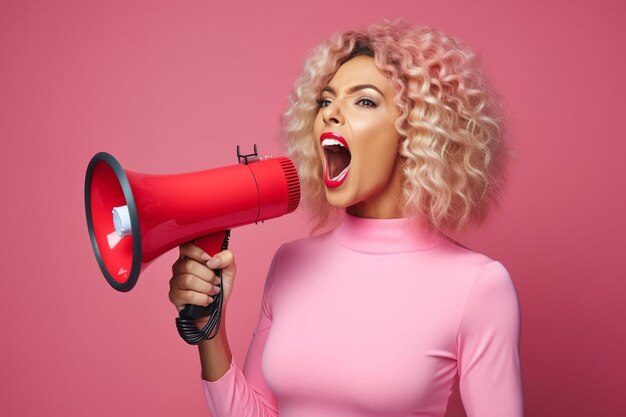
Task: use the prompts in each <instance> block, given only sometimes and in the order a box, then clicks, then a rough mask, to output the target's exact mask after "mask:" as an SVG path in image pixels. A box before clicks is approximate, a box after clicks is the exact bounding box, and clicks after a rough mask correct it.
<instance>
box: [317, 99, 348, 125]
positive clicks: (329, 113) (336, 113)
mask: <svg viewBox="0 0 626 417" xmlns="http://www.w3.org/2000/svg"><path fill="white" fill-rule="evenodd" d="M322 116H323V118H324V123H326V124H327V125H329V126H334V125H341V124H343V115H342V114H341V109H340V108H339V104H338V103H336V101H333V102H331V103H329V104H328V105H327V106H326V107H324V108H323V109H322Z"/></svg>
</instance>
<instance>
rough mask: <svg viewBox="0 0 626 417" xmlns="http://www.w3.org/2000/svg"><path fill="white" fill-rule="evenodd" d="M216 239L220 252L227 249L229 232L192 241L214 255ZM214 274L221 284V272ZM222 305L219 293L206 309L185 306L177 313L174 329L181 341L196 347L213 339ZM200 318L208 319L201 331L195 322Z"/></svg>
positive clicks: (218, 323) (220, 293)
mask: <svg viewBox="0 0 626 417" xmlns="http://www.w3.org/2000/svg"><path fill="white" fill-rule="evenodd" d="M218 239H221V246H219V248H220V250H226V249H228V241H229V239H230V230H225V231H223V232H218V233H214V234H212V235H209V236H206V237H204V238H201V239H198V240H196V241H194V243H195V244H196V245H197V246H199V247H200V248H202V250H204V251H205V252H207V253H209V254H215V253H216V252H218V250H216V247H215V242H216V241H218ZM215 274H216V275H217V276H218V277H219V278H220V282H221V279H222V270H221V269H216V270H215ZM222 303H223V297H222V292H219V293H217V294H216V295H215V296H214V297H213V302H212V303H211V304H210V305H209V306H207V307H204V306H197V305H193V304H187V305H186V306H185V308H184V309H183V310H182V311H181V312H180V313H179V317H177V318H176V328H177V329H178V334H180V336H181V337H182V338H183V340H184V341H185V342H187V343H189V344H190V345H198V344H200V343H202V342H203V341H205V340H208V339H212V338H214V337H215V335H217V332H218V331H219V327H220V322H221V316H222ZM202 317H209V321H208V322H207V323H206V324H205V325H204V327H203V328H202V329H198V326H197V324H196V320H197V319H199V318H202Z"/></svg>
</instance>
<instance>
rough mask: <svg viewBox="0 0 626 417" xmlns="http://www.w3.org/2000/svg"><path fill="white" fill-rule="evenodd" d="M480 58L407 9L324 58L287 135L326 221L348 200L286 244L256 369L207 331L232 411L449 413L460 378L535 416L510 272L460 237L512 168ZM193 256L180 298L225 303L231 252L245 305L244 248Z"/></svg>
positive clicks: (326, 49) (478, 408)
mask: <svg viewBox="0 0 626 417" xmlns="http://www.w3.org/2000/svg"><path fill="white" fill-rule="evenodd" d="M474 61H475V56H474V55H473V54H472V53H471V52H470V51H469V50H467V49H466V48H465V47H464V46H463V45H462V44H461V43H460V42H458V41H456V40H454V39H452V38H450V37H448V36H446V35H444V34H442V33H439V32H435V31H433V30H431V29H429V28H420V27H418V28H411V27H408V26H405V25H403V24H393V23H391V24H390V23H383V24H380V25H374V26H372V27H370V28H368V29H366V30H364V31H362V32H346V33H343V34H341V35H338V36H336V37H334V38H332V39H330V40H329V41H327V42H325V43H324V44H322V45H321V46H320V47H319V48H318V50H317V51H316V52H315V53H314V55H313V56H312V57H311V58H310V59H309V60H308V61H307V63H306V65H305V70H304V71H303V75H302V76H301V77H300V79H299V80H298V81H297V83H296V87H295V89H294V93H293V95H292V99H291V105H290V108H289V110H288V111H287V112H286V114H285V121H284V127H285V138H286V142H287V146H288V150H289V153H290V156H291V157H292V159H293V160H294V161H295V162H296V164H297V166H298V169H299V173H300V177H301V183H302V188H303V196H304V203H305V204H307V206H308V207H309V208H311V209H312V210H313V212H314V213H316V214H318V215H319V218H320V224H324V223H328V221H329V220H332V219H335V218H336V216H334V214H336V212H340V211H345V213H343V214H344V215H343V217H341V218H340V220H339V225H338V226H337V227H335V228H334V229H333V230H332V231H331V232H329V233H325V234H321V235H318V236H315V237H312V238H309V239H302V240H298V241H295V242H291V243H288V244H285V245H283V246H282V247H281V248H280V249H279V250H278V251H277V253H276V255H275V256H274V259H273V261H272V265H271V267H270V271H269V274H268V278H267V281H266V285H265V291H264V296H263V304H262V311H261V318H260V321H259V324H258V327H257V329H256V331H255V334H254V337H253V340H252V343H251V346H250V349H249V353H248V357H247V359H246V363H245V367H244V371H243V372H242V371H241V370H240V368H239V367H238V365H237V364H236V363H234V361H233V360H232V355H231V353H230V350H229V346H228V341H227V338H226V334H225V329H226V326H225V325H224V323H222V326H221V327H220V331H219V333H218V335H217V336H216V337H215V338H214V339H212V340H210V341H205V342H204V343H202V344H201V345H200V346H199V349H200V359H201V364H202V378H203V386H204V392H205V397H206V400H207V403H208V405H209V409H210V411H211V412H212V414H213V415H214V416H216V417H218V416H276V415H279V413H280V416H281V417H284V416H298V417H306V416H345V417H351V416H443V415H444V413H445V409H446V405H447V400H448V397H449V395H450V393H451V391H452V388H453V385H454V382H455V378H456V377H457V375H458V377H459V384H460V392H461V396H462V399H463V403H464V406H465V409H466V411H467V414H468V416H470V417H471V416H480V417H488V416H494V417H495V416H498V417H503V416H507V417H518V416H521V415H522V389H521V377H520V365H519V349H518V345H519V307H518V301H517V296H516V293H515V289H514V287H513V284H512V281H511V279H510V277H509V274H508V272H507V271H506V269H505V268H504V267H503V266H502V265H501V264H500V263H498V262H496V261H493V260H491V259H489V258H488V257H487V256H485V255H481V254H478V253H475V252H472V251H470V250H468V249H466V248H464V247H462V246H461V245H459V244H457V243H456V242H454V241H453V240H451V239H449V238H447V237H446V235H445V234H444V232H446V231H461V230H463V229H464V228H466V227H467V226H468V225H469V224H470V223H472V222H475V223H479V222H480V221H481V220H482V219H483V218H484V216H485V214H486V208H487V206H488V204H489V203H490V202H493V201H495V198H496V196H497V193H498V190H499V180H500V178H501V177H502V173H503V169H502V168H503V165H504V164H503V160H504V155H505V153H504V151H503V150H504V147H503V146H502V143H501V140H500V136H499V132H500V129H499V125H498V122H497V118H496V115H495V113H494V106H493V105H492V102H491V101H490V97H489V95H488V94H487V89H486V87H485V83H484V81H483V79H482V77H481V75H480V72H479V71H478V70H477V69H476V67H475V64H474ZM180 253H181V259H180V260H178V261H177V262H176V263H175V264H174V266H173V268H172V269H173V278H172V280H171V282H170V286H171V291H170V299H171V301H172V302H173V303H174V305H176V307H177V308H178V309H179V310H180V309H182V308H183V307H184V305H185V304H188V303H192V304H199V305H208V304H209V303H210V302H212V297H211V295H214V294H216V293H217V292H218V291H220V287H218V286H217V285H219V284H220V282H219V281H218V279H217V278H216V277H215V274H214V273H213V272H212V269H216V268H218V267H221V268H223V278H222V280H223V281H222V282H221V290H223V291H224V294H223V295H224V302H225V304H227V302H228V299H229V297H230V293H231V291H232V287H233V281H234V277H235V272H236V267H235V262H234V260H233V254H232V252H230V251H224V252H220V253H218V254H215V255H214V256H213V257H212V258H211V257H210V256H209V254H206V253H204V252H203V251H202V250H201V249H199V248H198V247H196V246H194V245H191V244H188V245H183V246H181V248H180ZM225 310H226V308H224V312H225ZM225 316H226V314H224V317H225Z"/></svg>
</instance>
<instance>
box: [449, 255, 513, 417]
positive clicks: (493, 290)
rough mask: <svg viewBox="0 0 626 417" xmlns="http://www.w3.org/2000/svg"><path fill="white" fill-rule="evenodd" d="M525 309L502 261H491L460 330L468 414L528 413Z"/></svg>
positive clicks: (462, 379) (485, 416)
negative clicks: (522, 340)
mask: <svg viewBox="0 0 626 417" xmlns="http://www.w3.org/2000/svg"><path fill="white" fill-rule="evenodd" d="M519 336H520V311H519V303H518V299H517V294H516V292H515V287H514V286H513V282H512V281H511V278H510V276H509V273H508V272H507V270H506V269H505V268H504V267H503V266H502V264H500V263H499V262H492V263H490V264H488V265H486V266H485V267H484V268H483V270H482V271H481V273H480V275H479V276H478V277H477V278H476V280H475V282H474V285H473V288H472V290H471V292H470V294H469V296H468V299H467V301H466V305H465V310H464V313H463V317H462V319H461V324H460V327H459V333H458V352H457V357H458V361H459V364H458V370H459V388H460V392H461V398H462V400H463V405H464V407H465V411H466V413H467V415H468V417H502V416H507V417H521V416H523V398H522V381H521V369H520V359H519Z"/></svg>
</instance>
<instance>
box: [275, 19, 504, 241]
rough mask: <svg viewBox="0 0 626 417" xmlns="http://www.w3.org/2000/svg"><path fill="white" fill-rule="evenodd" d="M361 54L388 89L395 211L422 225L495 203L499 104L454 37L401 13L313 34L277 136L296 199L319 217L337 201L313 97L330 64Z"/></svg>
mask: <svg viewBox="0 0 626 417" xmlns="http://www.w3.org/2000/svg"><path fill="white" fill-rule="evenodd" d="M363 54H365V55H370V56H373V57H374V62H375V64H376V66H377V67H378V69H379V70H380V71H381V72H382V73H383V74H385V76H386V77H387V78H388V79H389V80H390V81H391V83H392V85H393V86H394V89H395V97H394V101H395V103H396V105H397V106H398V108H399V109H400V110H401V112H402V113H401V115H400V117H399V118H398V119H397V121H396V129H397V130H398V132H399V134H400V135H401V138H402V139H401V144H400V146H399V149H398V152H399V155H400V157H401V169H402V173H403V196H402V197H403V201H401V202H400V203H401V207H400V209H401V211H402V213H403V214H404V215H405V216H419V217H421V218H423V219H425V222H424V224H425V225H426V226H428V227H429V229H431V230H432V231H446V232H460V231H463V230H465V229H466V228H467V227H468V226H469V225H470V224H480V223H482V222H483V220H484V219H485V217H486V215H487V212H488V210H489V209H490V207H491V206H492V205H494V204H497V203H498V200H499V197H500V194H501V191H502V187H503V183H504V179H505V166H506V160H507V159H508V158H507V157H508V155H509V151H508V148H507V147H506V143H505V142H504V141H503V140H502V112H501V110H500V106H498V105H497V104H498V103H497V101H496V100H495V99H494V97H495V96H494V93H493V92H492V91H491V89H490V88H489V87H488V85H487V81H486V79H485V76H484V75H483V72H482V71H481V69H480V67H479V63H478V61H479V60H478V56H477V55H476V54H475V53H474V52H472V51H471V50H470V49H468V48H467V47H466V46H465V45H464V44H463V43H462V42H461V41H459V40H458V39H455V38H453V37H450V36H448V35H446V34H444V33H441V32H438V31H435V30H433V29H431V28H429V27H419V26H418V27H412V26H410V25H408V24H406V23H405V22H402V21H396V22H387V21H384V22H382V23H378V24H374V25H372V26H370V27H368V28H366V29H365V30H362V31H348V32H344V33H341V34H338V35H335V36H333V37H332V38H330V39H329V40H327V41H325V42H323V43H322V44H321V45H320V46H319V47H318V48H317V49H316V50H314V51H313V53H312V55H311V56H310V57H309V58H308V59H307V60H306V62H305V65H304V70H303V71H302V74H301V75H300V77H299V78H298V79H297V80H296V83H295V86H294V89H293V92H292V94H291V96H290V99H289V107H288V109H287V111H286V112H285V113H284V114H283V119H282V135H281V139H282V141H283V143H284V145H286V148H287V153H288V155H289V156H290V157H291V158H292V160H293V161H294V163H295V164H296V166H297V167H298V173H299V174H300V180H301V187H302V190H303V205H304V206H305V207H307V208H308V209H309V210H310V211H311V212H312V213H315V214H316V215H317V216H318V220H319V224H318V225H317V226H318V227H320V226H323V225H325V224H326V223H327V222H328V220H329V219H331V218H333V217H334V216H333V214H336V213H337V211H338V210H337V209H335V208H334V207H332V206H331V205H330V204H329V203H328V202H327V201H326V197H325V191H324V181H323V166H322V161H320V159H319V156H318V154H317V153H316V150H315V149H316V148H315V140H314V138H313V123H314V120H315V117H316V115H317V112H318V110H319V107H318V103H317V99H318V98H319V95H320V94H321V91H322V89H323V88H324V87H325V86H326V84H327V83H328V82H329V80H330V79H331V78H332V76H333V75H334V73H335V72H336V71H337V69H338V68H339V66H341V64H343V63H344V62H346V61H347V60H349V59H351V58H352V57H354V56H357V55H363Z"/></svg>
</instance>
